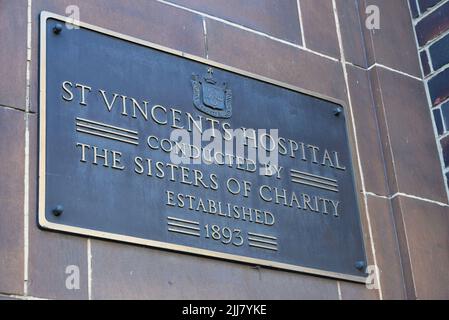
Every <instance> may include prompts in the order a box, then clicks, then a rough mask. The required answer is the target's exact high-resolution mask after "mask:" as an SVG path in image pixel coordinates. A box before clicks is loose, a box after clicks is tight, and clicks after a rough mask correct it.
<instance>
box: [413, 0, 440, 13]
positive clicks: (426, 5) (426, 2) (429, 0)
mask: <svg viewBox="0 0 449 320" xmlns="http://www.w3.org/2000/svg"><path fill="white" fill-rule="evenodd" d="M417 1H418V4H419V9H420V10H421V12H422V13H424V12H426V11H427V10H429V9H431V8H432V7H433V6H435V5H437V4H438V3H439V2H441V1H442V0H417Z"/></svg>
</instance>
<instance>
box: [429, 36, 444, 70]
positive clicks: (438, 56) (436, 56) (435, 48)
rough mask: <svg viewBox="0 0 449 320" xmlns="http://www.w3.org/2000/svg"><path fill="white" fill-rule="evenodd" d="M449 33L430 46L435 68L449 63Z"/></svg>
mask: <svg viewBox="0 0 449 320" xmlns="http://www.w3.org/2000/svg"><path fill="white" fill-rule="evenodd" d="M448 52H449V34H448V35H446V36H444V37H443V38H442V39H440V40H438V41H437V42H435V43H434V44H432V45H431V46H430V47H429V53H430V57H431V59H432V65H433V69H434V70H438V69H440V68H441V67H443V66H445V65H446V64H448V63H449V55H448Z"/></svg>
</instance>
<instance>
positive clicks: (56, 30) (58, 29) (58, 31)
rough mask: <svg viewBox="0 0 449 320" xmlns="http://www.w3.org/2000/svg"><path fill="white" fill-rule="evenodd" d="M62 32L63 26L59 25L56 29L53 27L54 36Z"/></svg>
mask: <svg viewBox="0 0 449 320" xmlns="http://www.w3.org/2000/svg"><path fill="white" fill-rule="evenodd" d="M61 31H62V24H60V23H57V24H56V25H55V26H54V27H53V33H54V34H60V33H61Z"/></svg>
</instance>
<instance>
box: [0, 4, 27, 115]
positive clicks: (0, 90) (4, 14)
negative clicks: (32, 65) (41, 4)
mask: <svg viewBox="0 0 449 320" xmlns="http://www.w3.org/2000/svg"><path fill="white" fill-rule="evenodd" d="M27 5H28V4H27V0H17V1H2V2H1V3H0V30H1V32H0V43H1V45H0V65H1V66H2V68H1V70H2V71H1V77H0V105H3V106H8V107H12V108H17V109H22V110H25V104H26V100H25V96H26V66H27Z"/></svg>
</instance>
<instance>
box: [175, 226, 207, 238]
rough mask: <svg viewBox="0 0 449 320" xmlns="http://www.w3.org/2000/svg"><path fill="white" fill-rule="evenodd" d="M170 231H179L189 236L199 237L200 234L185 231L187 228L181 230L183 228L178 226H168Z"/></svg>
mask: <svg viewBox="0 0 449 320" xmlns="http://www.w3.org/2000/svg"><path fill="white" fill-rule="evenodd" d="M168 231H170V232H177V233H182V234H186V235H189V236H195V237H199V236H200V234H199V233H196V232H193V231H185V230H181V229H177V228H168Z"/></svg>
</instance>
